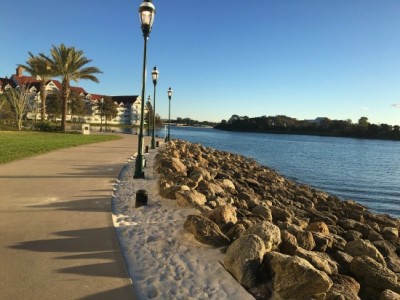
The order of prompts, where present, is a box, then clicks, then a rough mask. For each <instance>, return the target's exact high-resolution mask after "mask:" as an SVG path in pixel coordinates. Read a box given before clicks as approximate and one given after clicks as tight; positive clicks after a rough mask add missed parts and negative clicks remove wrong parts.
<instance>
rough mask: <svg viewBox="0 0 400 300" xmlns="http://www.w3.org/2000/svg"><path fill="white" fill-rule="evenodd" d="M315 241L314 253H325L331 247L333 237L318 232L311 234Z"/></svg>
mask: <svg viewBox="0 0 400 300" xmlns="http://www.w3.org/2000/svg"><path fill="white" fill-rule="evenodd" d="M311 233H312V236H313V238H314V241H315V247H314V249H313V250H314V251H319V252H325V251H327V249H331V248H332V246H333V236H332V235H330V234H329V235H325V234H323V233H320V232H311Z"/></svg>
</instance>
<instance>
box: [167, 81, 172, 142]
mask: <svg viewBox="0 0 400 300" xmlns="http://www.w3.org/2000/svg"><path fill="white" fill-rule="evenodd" d="M171 97H172V89H171V87H170V88H169V89H168V99H169V106H168V136H167V142H169V141H170V140H171V135H170V132H171Z"/></svg>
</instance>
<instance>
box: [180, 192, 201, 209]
mask: <svg viewBox="0 0 400 300" xmlns="http://www.w3.org/2000/svg"><path fill="white" fill-rule="evenodd" d="M175 198H176V201H177V202H178V204H179V205H180V206H199V205H204V204H205V203H206V202H207V199H206V196H204V195H203V194H202V193H199V192H197V191H195V190H184V191H182V190H181V191H177V192H176V193H175Z"/></svg>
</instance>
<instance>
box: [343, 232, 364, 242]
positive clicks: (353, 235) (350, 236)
mask: <svg viewBox="0 0 400 300" xmlns="http://www.w3.org/2000/svg"><path fill="white" fill-rule="evenodd" d="M344 238H345V239H346V241H348V242H349V241H354V240H357V239H361V238H362V234H361V232H358V231H355V230H348V231H347V232H346V233H345V234H344Z"/></svg>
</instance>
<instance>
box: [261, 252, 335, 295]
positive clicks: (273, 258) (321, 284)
mask: <svg viewBox="0 0 400 300" xmlns="http://www.w3.org/2000/svg"><path fill="white" fill-rule="evenodd" d="M266 256H267V258H268V260H269V263H270V267H271V269H272V271H273V289H274V292H275V293H277V294H278V296H279V297H281V298H282V299H312V298H313V295H317V294H321V293H325V292H327V291H328V290H329V289H330V288H331V286H332V284H333V282H332V280H331V279H330V278H329V276H328V275H327V274H326V273H324V272H322V271H319V270H317V269H316V268H314V267H313V266H312V265H311V264H310V263H309V262H308V261H306V260H305V259H303V258H300V257H298V256H289V255H285V254H281V253H278V252H270V253H268V254H267V255H266Z"/></svg>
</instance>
